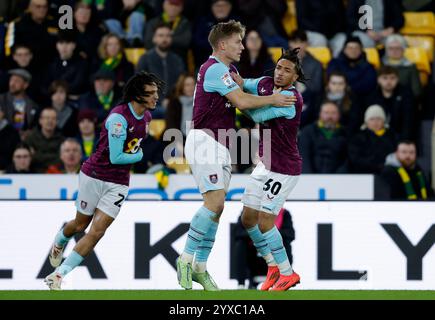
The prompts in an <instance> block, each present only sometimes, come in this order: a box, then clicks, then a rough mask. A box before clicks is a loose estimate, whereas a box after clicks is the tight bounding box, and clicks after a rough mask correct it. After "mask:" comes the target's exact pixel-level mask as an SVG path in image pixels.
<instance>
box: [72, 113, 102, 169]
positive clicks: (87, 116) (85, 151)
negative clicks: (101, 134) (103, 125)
mask: <svg viewBox="0 0 435 320" xmlns="http://www.w3.org/2000/svg"><path fill="white" fill-rule="evenodd" d="M97 121H98V118H97V114H96V113H95V111H94V110H92V109H82V110H80V112H79V114H78V116H77V124H78V126H79V134H78V136H77V141H78V142H79V143H80V146H81V148H82V161H85V160H87V159H88V158H89V157H90V155H91V154H92V153H93V152H94V151H95V148H96V146H97V141H98V134H97V123H98V122H97Z"/></svg>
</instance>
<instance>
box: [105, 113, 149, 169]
mask: <svg viewBox="0 0 435 320" xmlns="http://www.w3.org/2000/svg"><path fill="white" fill-rule="evenodd" d="M106 129H107V135H108V139H109V153H110V162H111V163H112V164H130V163H135V162H138V161H140V160H141V159H142V156H143V153H142V149H140V148H139V151H138V152H136V153H132V154H130V153H125V152H124V150H123V148H124V141H125V140H126V139H127V120H125V118H124V117H123V116H122V115H120V114H117V113H112V114H111V115H110V116H109V118H108V119H107V120H106Z"/></svg>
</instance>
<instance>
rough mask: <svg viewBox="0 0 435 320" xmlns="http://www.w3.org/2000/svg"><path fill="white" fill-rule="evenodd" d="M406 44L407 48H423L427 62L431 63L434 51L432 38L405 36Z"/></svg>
mask: <svg viewBox="0 0 435 320" xmlns="http://www.w3.org/2000/svg"><path fill="white" fill-rule="evenodd" d="M405 39H406V42H407V43H408V46H409V47H421V48H423V49H424V50H425V51H426V53H427V56H428V58H429V61H430V62H432V61H433V55H434V54H433V53H434V52H433V51H434V38H433V37H429V36H405Z"/></svg>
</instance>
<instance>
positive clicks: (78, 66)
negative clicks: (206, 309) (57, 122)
mask: <svg viewBox="0 0 435 320" xmlns="http://www.w3.org/2000/svg"><path fill="white" fill-rule="evenodd" d="M75 38H76V34H75V32H74V31H70V30H65V31H61V32H59V35H58V38H57V42H56V49H57V53H58V56H57V57H56V58H55V59H54V61H53V62H52V63H51V64H50V65H49V67H48V70H47V72H46V78H45V81H44V85H43V87H42V90H43V91H45V92H47V89H48V87H49V86H50V84H51V83H52V82H53V81H55V80H64V81H66V82H68V88H69V90H68V93H69V94H70V95H72V96H73V97H76V98H78V96H79V95H80V94H83V93H85V92H86V91H87V90H88V78H89V65H88V62H87V61H86V60H85V59H84V58H82V57H81V56H80V55H79V54H78V53H77V52H76V51H75V49H76V46H77V45H76V39H75Z"/></svg>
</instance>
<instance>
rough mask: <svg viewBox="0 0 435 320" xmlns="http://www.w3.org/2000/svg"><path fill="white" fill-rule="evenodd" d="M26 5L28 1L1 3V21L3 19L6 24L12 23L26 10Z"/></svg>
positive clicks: (17, 0)
mask: <svg viewBox="0 0 435 320" xmlns="http://www.w3.org/2000/svg"><path fill="white" fill-rule="evenodd" d="M26 5H27V3H26V1H22V0H9V1H0V19H1V18H3V21H4V22H9V21H12V20H13V19H15V18H16V17H18V15H20V14H21V13H22V12H24V11H25V10H26Z"/></svg>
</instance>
